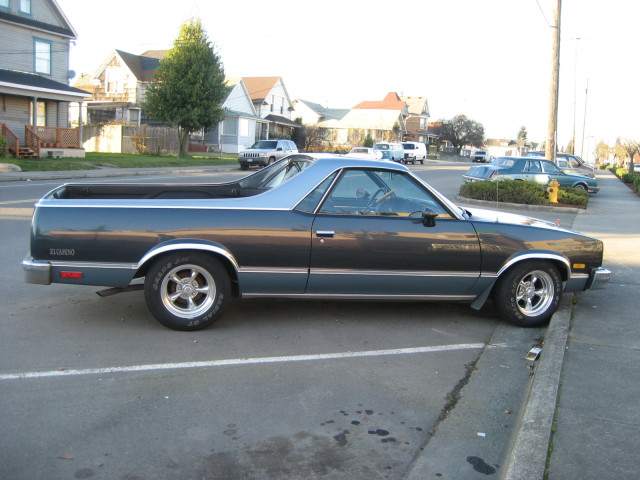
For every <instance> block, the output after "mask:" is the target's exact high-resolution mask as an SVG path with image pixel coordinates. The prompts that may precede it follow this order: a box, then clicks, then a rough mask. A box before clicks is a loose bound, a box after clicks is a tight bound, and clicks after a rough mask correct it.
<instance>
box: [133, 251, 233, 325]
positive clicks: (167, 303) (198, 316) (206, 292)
mask: <svg viewBox="0 0 640 480" xmlns="http://www.w3.org/2000/svg"><path fill="white" fill-rule="evenodd" d="M229 295H230V281H229V276H228V274H227V272H226V270H225V268H224V267H223V266H222V264H221V263H220V262H219V261H218V260H217V259H215V258H213V257H211V256H209V255H207V254H204V253H200V252H176V253H171V254H168V255H165V256H163V257H161V258H159V259H158V260H156V261H155V263H154V264H153V265H151V267H150V268H149V270H148V272H147V275H146V278H145V284H144V297H145V300H146V302H147V306H148V307H149V310H150V311H151V313H152V314H153V316H154V317H155V318H156V319H157V320H158V321H159V322H160V323H161V324H162V325H164V326H165V327H168V328H171V329H173V330H181V331H194V330H202V329H203V328H207V327H208V326H210V325H211V324H213V323H214V322H215V321H216V320H218V319H219V318H220V316H221V315H222V312H223V311H224V309H225V307H226V305H227V302H228V298H229Z"/></svg>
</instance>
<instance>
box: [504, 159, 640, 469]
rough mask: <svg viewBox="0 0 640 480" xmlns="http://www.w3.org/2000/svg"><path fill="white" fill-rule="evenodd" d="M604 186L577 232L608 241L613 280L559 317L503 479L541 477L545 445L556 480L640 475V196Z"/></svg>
mask: <svg viewBox="0 0 640 480" xmlns="http://www.w3.org/2000/svg"><path fill="white" fill-rule="evenodd" d="M598 182H599V183H600V186H601V190H600V193H598V195H592V197H591V199H590V201H589V207H588V209H587V213H586V214H582V215H578V216H576V218H575V220H574V223H573V229H574V230H578V231H580V232H583V233H585V234H588V235H592V236H594V237H596V238H599V239H601V240H603V241H604V244H605V259H604V266H605V267H607V268H609V269H610V270H612V272H613V275H612V281H611V283H610V284H609V285H608V286H607V289H605V290H596V291H591V292H585V293H582V294H579V295H578V303H577V304H576V305H575V307H574V308H573V313H572V314H571V313H570V311H569V309H570V305H569V306H568V305H567V304H566V302H564V304H563V306H562V307H561V308H560V309H559V310H558V312H557V313H556V315H554V317H553V319H552V322H551V324H550V326H549V328H548V330H547V333H546V335H545V341H544V347H543V352H542V356H541V359H540V361H539V364H538V365H537V367H536V373H535V377H534V381H533V383H532V386H531V392H530V395H529V399H528V402H527V405H526V406H525V411H524V413H523V419H522V421H521V423H520V428H519V432H518V434H517V435H516V439H515V442H514V447H513V450H512V452H511V456H510V458H509V461H508V463H507V465H506V466H505V469H504V471H503V474H502V478H503V479H508V480H512V479H529V480H531V479H535V480H538V479H540V480H541V479H542V478H544V475H545V466H546V465H545V459H546V457H547V455H546V451H547V450H548V448H545V446H546V447H548V446H550V447H551V448H550V455H549V465H548V477H547V478H548V479H549V480H555V479H557V480H572V479H576V480H578V479H580V480H590V479H593V480H596V479H597V480H601V479H604V478H606V479H607V480H617V479H620V480H622V479H625V480H626V479H630V478H637V475H638V473H637V470H638V465H640V454H638V451H637V448H638V447H637V445H638V444H639V443H640V408H639V407H638V401H639V400H640V374H639V373H638V365H639V364H640V322H638V318H639V314H638V312H639V311H640V198H639V197H638V196H637V195H635V194H634V193H633V192H632V191H631V190H630V189H629V188H628V187H627V186H625V185H624V184H623V183H622V182H620V180H618V179H617V178H616V177H615V176H614V175H613V174H612V173H610V172H608V171H599V172H598ZM556 399H557V401H556ZM554 413H555V426H554V425H553V424H554V418H553V415H554ZM552 427H555V428H552ZM552 430H553V431H552Z"/></svg>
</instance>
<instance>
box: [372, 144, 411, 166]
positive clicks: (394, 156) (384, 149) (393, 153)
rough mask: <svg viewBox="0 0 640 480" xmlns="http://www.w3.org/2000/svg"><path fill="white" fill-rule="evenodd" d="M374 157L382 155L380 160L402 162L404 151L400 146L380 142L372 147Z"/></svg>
mask: <svg viewBox="0 0 640 480" xmlns="http://www.w3.org/2000/svg"><path fill="white" fill-rule="evenodd" d="M373 150H374V152H376V155H380V154H381V155H382V160H392V161H394V162H402V161H404V149H403V148H402V144H400V143H393V142H380V143H376V144H375V145H374V146H373Z"/></svg>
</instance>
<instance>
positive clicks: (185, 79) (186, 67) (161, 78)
mask: <svg viewBox="0 0 640 480" xmlns="http://www.w3.org/2000/svg"><path fill="white" fill-rule="evenodd" d="M227 93H228V87H227V86H226V83H225V75H224V68H223V66H222V62H221V61H220V57H219V56H218V55H216V54H215V53H214V51H213V48H212V46H211V44H210V43H209V40H208V38H207V34H206V32H205V30H204V29H203V27H202V22H201V21H200V20H199V19H191V20H188V21H187V22H186V23H184V24H183V25H182V26H181V27H180V33H179V35H178V38H177V39H176V40H175V41H174V42H173V48H172V49H171V50H169V51H168V52H167V56H166V57H165V58H164V60H162V61H161V62H160V67H159V68H158V69H157V70H156V72H155V74H154V77H153V80H152V81H151V83H150V85H149V87H148V89H147V92H146V100H145V102H144V105H143V109H144V110H145V111H146V112H147V113H148V114H149V115H150V116H151V117H153V118H155V119H157V120H160V121H162V122H164V123H166V124H169V125H175V126H177V127H178V141H179V151H178V157H180V156H181V155H183V154H184V152H185V150H186V148H187V141H188V138H189V135H190V134H191V133H192V132H196V131H198V130H201V129H205V130H209V129H212V128H215V126H216V125H217V124H218V123H219V122H220V121H221V120H222V119H223V118H224V114H225V110H224V108H223V107H222V102H224V100H225V98H226V96H227Z"/></svg>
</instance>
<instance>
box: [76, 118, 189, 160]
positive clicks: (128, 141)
mask: <svg viewBox="0 0 640 480" xmlns="http://www.w3.org/2000/svg"><path fill="white" fill-rule="evenodd" d="M82 133H83V139H84V141H83V146H84V148H85V150H86V151H87V152H105V153H146V154H154V155H157V154H160V153H177V152H178V129H177V128H169V127H127V126H123V125H102V126H97V125H85V126H84V127H83V130H82Z"/></svg>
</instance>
